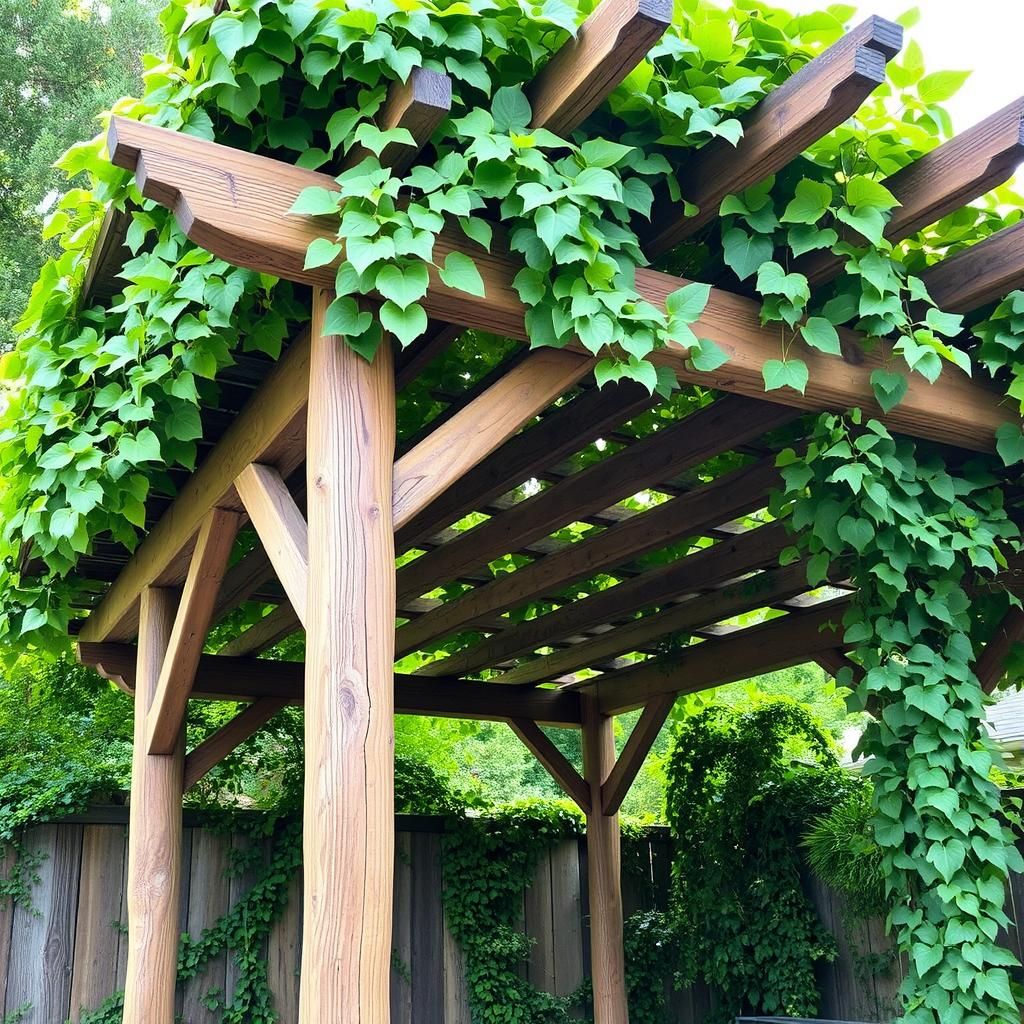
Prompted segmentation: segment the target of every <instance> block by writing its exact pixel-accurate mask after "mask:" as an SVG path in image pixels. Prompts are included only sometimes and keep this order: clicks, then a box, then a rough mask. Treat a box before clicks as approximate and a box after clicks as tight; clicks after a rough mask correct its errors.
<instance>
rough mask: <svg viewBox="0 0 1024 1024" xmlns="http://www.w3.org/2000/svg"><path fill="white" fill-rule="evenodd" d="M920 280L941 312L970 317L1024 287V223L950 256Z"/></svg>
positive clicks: (927, 271)
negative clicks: (983, 307)
mask: <svg viewBox="0 0 1024 1024" xmlns="http://www.w3.org/2000/svg"><path fill="white" fill-rule="evenodd" d="M919 276H920V278H921V280H922V281H924V283H925V287H926V288H927V289H928V294H929V295H931V297H932V299H934V301H935V304H936V305H937V306H939V308H940V309H945V310H947V311H949V312H951V313H970V312H972V311H973V310H975V309H980V308H981V307H982V306H987V305H988V304H989V303H990V302H997V301H998V300H999V299H1002V298H1003V297H1004V296H1005V295H1007V294H1008V293H1009V292H1012V291H1015V290H1016V289H1018V288H1020V287H1021V286H1022V285H1024V221H1018V222H1017V223H1016V224H1014V225H1012V226H1011V227H1008V228H1003V229H1002V230H1001V231H997V232H995V234H992V235H989V236H988V238H986V239H983V240H982V241H980V242H978V243H977V244H976V245H972V246H969V247H968V248H966V249H963V250H961V251H960V252H958V253H956V254H955V255H954V256H947V257H946V258H945V259H944V260H941V261H940V262H938V263H936V264H935V265H934V266H932V267H929V268H928V269H927V270H925V271H923V272H922V273H921V274H920V275H919Z"/></svg>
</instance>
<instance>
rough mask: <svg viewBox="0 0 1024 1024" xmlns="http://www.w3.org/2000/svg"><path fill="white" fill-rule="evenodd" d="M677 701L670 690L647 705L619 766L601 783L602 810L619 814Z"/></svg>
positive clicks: (620, 759)
mask: <svg viewBox="0 0 1024 1024" xmlns="http://www.w3.org/2000/svg"><path fill="white" fill-rule="evenodd" d="M675 703H676V695H675V694H674V693H669V694H666V695H665V696H662V697H655V698H654V699H653V700H651V701H649V702H648V703H647V704H645V705H644V710H643V712H642V713H641V715H640V718H639V719H638V720H637V723H636V725H634V726H633V731H632V732H631V733H630V734H629V739H628V740H626V745H625V746H624V747H623V748H622V753H621V754H619V758H618V760H617V761H616V762H615V767H614V768H613V769H612V770H611V772H609V774H608V778H607V779H606V780H605V781H604V784H603V785H602V786H601V809H602V811H603V812H604V813H605V814H616V813H617V812H618V810H619V808H620V807H621V806H622V801H623V800H625V799H626V794H627V793H628V792H629V787H630V786H632V785H633V780H634V779H635V778H636V776H637V772H639V771H640V769H641V768H642V767H643V764H644V761H645V760H646V759H647V755H648V754H649V753H650V752H651V747H652V746H653V745H654V741H655V740H656V739H657V738H658V733H660V732H661V727H662V726H663V725H664V724H665V722H666V721H667V720H668V716H669V715H670V714H671V713H672V708H674V707H675Z"/></svg>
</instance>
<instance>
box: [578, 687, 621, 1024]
mask: <svg viewBox="0 0 1024 1024" xmlns="http://www.w3.org/2000/svg"><path fill="white" fill-rule="evenodd" d="M614 729H615V726H614V723H613V721H612V719H611V718H608V717H606V716H605V715H603V714H602V713H601V711H600V708H599V707H598V702H597V700H596V699H595V698H594V697H592V696H587V697H585V698H584V699H583V776H584V778H585V779H586V780H587V785H588V786H589V787H590V807H591V810H590V813H589V814H588V815H587V890H588V894H589V897H590V899H589V903H590V977H591V981H592V984H593V993H594V1024H628V1022H629V1013H628V1010H627V1008H626V964H625V953H624V950H623V935H622V921H623V911H622V836H621V833H620V831H619V816H618V815H617V814H604V813H603V811H602V809H601V789H602V787H603V785H604V783H605V781H606V780H607V778H608V777H609V775H610V774H611V771H612V767H613V765H614V763H615V732H614Z"/></svg>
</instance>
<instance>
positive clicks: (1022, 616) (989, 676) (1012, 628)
mask: <svg viewBox="0 0 1024 1024" xmlns="http://www.w3.org/2000/svg"><path fill="white" fill-rule="evenodd" d="M1021 641H1024V611H1022V610H1021V609H1020V608H1011V609H1010V610H1009V611H1008V612H1007V613H1006V614H1005V615H1004V616H1003V621H1002V622H1000V623H999V625H998V626H996V628H995V630H994V631H993V633H992V636H991V637H990V638H989V641H988V643H987V644H985V646H984V647H983V648H982V650H981V653H980V654H979V655H978V660H977V663H976V664H975V666H974V672H975V675H977V677H978V682H980V683H981V688H982V689H983V690H984V691H985V692H986V693H992V692H994V691H995V688H996V687H997V686H998V685H999V682H1000V680H1001V679H1002V678H1003V676H1004V675H1005V673H1006V659H1007V657H1008V656H1009V654H1010V651H1011V650H1012V648H1013V646H1014V645H1015V644H1018V643H1020V642H1021Z"/></svg>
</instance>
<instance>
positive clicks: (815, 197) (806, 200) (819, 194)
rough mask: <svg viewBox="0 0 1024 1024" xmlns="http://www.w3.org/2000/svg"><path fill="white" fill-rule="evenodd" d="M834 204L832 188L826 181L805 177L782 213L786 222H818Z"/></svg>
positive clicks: (783, 220)
mask: <svg viewBox="0 0 1024 1024" xmlns="http://www.w3.org/2000/svg"><path fill="white" fill-rule="evenodd" d="M831 204H832V189H831V188H829V186H828V185H826V184H825V183H824V182H821V181H811V180H810V178H804V179H803V180H802V181H800V182H799V183H798V184H797V186H796V195H795V196H794V198H793V199H792V200H791V201H790V203H789V205H788V206H787V207H786V210H785V213H783V215H782V222H783V223H784V224H816V223H817V222H818V221H819V220H820V219H821V218H822V217H823V216H824V214H825V211H826V210H828V208H829V206H831Z"/></svg>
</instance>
